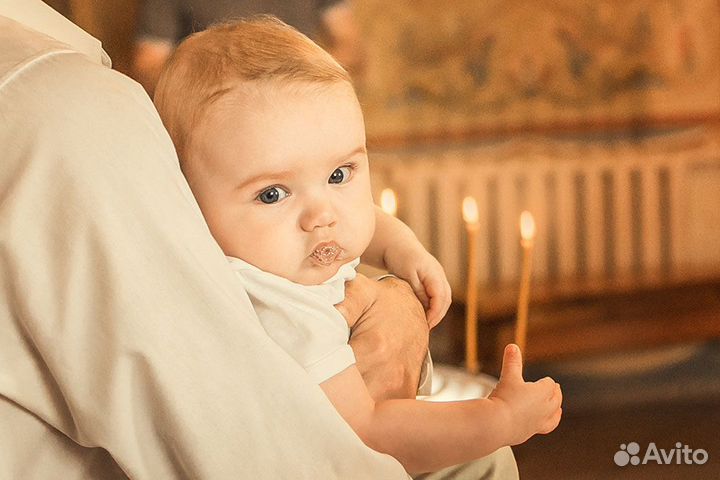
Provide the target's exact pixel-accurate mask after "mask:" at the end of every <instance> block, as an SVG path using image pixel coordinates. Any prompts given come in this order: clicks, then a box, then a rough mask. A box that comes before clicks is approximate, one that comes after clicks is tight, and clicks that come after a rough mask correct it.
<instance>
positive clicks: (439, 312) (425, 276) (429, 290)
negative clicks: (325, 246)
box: [361, 207, 451, 328]
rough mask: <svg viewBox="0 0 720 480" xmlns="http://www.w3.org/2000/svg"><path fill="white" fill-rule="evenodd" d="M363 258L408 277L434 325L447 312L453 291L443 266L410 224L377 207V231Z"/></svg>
mask: <svg viewBox="0 0 720 480" xmlns="http://www.w3.org/2000/svg"><path fill="white" fill-rule="evenodd" d="M361 261H362V262H363V263H365V264H367V265H372V266H374V267H378V268H383V269H387V270H388V271H390V272H391V273H394V274H395V275H397V276H398V277H400V278H402V279H403V280H405V281H407V282H408V283H409V284H410V286H412V289H413V292H415V295H417V297H418V299H419V300H420V302H421V303H422V304H423V307H425V310H426V312H427V319H428V323H429V325H430V328H432V327H434V326H435V325H437V324H438V323H440V320H442V317H444V316H445V314H446V313H447V310H448V308H449V306H450V302H451V293H450V284H449V283H448V281H447V278H446V277H445V272H444V270H443V268H442V266H441V265H440V263H439V262H438V261H437V260H436V259H435V257H433V256H432V255H430V253H428V251H427V250H425V247H423V245H422V243H420V241H419V240H418V239H417V237H416V236H415V234H414V233H413V231H412V230H411V229H410V228H409V227H408V226H407V225H405V224H404V223H403V222H401V221H400V220H398V219H397V218H395V217H393V216H391V215H388V214H387V213H385V212H383V211H382V209H380V208H379V207H376V208H375V234H374V235H373V238H372V241H371V242H370V245H369V246H368V248H367V249H366V250H365V252H364V253H363V255H362V258H361Z"/></svg>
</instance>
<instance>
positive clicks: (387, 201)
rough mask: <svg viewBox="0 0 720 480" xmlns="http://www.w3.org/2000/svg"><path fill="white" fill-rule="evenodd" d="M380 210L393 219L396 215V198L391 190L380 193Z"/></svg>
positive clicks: (387, 189)
mask: <svg viewBox="0 0 720 480" xmlns="http://www.w3.org/2000/svg"><path fill="white" fill-rule="evenodd" d="M380 208H382V210H383V212H385V213H387V214H388V215H392V216H393V217H394V216H395V215H396V214H397V197H396V196H395V192H393V191H392V188H386V189H384V190H383V191H382V192H380Z"/></svg>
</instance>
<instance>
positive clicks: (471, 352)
mask: <svg viewBox="0 0 720 480" xmlns="http://www.w3.org/2000/svg"><path fill="white" fill-rule="evenodd" d="M462 213H463V220H464V221H465V229H466V230H467V262H468V263H467V292H466V295H465V368H466V369H467V371H468V372H470V373H473V374H475V373H477V372H478V370H480V366H479V364H478V353H477V341H478V335H477V296H478V288H477V267H478V249H477V246H478V242H477V236H478V233H479V231H480V224H479V219H478V206H477V202H476V201H475V199H474V198H473V197H465V198H464V199H463V203H462Z"/></svg>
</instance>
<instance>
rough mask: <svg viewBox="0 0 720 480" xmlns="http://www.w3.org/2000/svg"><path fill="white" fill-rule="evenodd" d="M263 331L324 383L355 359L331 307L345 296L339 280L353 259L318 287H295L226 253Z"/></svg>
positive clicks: (350, 271)
mask: <svg viewBox="0 0 720 480" xmlns="http://www.w3.org/2000/svg"><path fill="white" fill-rule="evenodd" d="M227 258H228V261H229V262H230V266H231V267H232V269H233V270H234V271H235V272H236V273H237V276H238V278H239V279H240V281H241V282H242V284H243V286H244V287H245V290H247V293H248V295H249V297H250V300H251V301H252V304H253V306H254V307H255V311H256V312H257V315H258V318H259V319H260V323H261V324H262V326H263V328H265V331H266V332H267V334H268V335H269V336H270V337H271V338H272V339H273V340H274V341H275V342H276V343H277V344H278V345H280V347H282V348H283V349H284V350H285V351H286V352H287V353H288V354H290V356H291V357H293V358H294V359H295V360H296V361H297V362H298V363H299V364H300V365H302V366H303V367H304V368H305V370H306V371H307V372H308V374H309V375H310V377H311V378H312V379H313V381H315V382H317V383H318V384H319V383H322V382H324V381H325V380H327V379H328V378H330V377H333V376H335V375H337V374H338V373H340V372H342V371H343V370H345V369H346V368H348V367H349V366H350V365H353V364H354V363H355V355H354V354H353V351H352V348H350V345H348V339H349V338H350V328H349V327H348V324H347V322H346V321H345V318H344V317H343V316H342V315H341V314H340V312H338V311H337V310H336V309H335V307H334V305H336V304H338V303H340V302H342V301H343V300H344V299H345V282H346V281H349V280H352V279H354V278H355V267H356V266H357V265H358V264H359V263H360V260H359V259H355V260H353V261H351V262H349V263H346V264H344V265H343V266H341V267H340V269H339V270H338V272H337V273H336V274H335V275H334V276H333V277H332V278H330V279H329V280H327V281H326V282H324V283H322V284H320V285H301V284H299V283H295V282H293V281H290V280H288V279H286V278H283V277H279V276H277V275H274V274H272V273H268V272H265V271H263V270H260V269H259V268H257V267H255V266H253V265H250V264H249V263H247V262H245V261H243V260H240V259H237V258H233V257H227Z"/></svg>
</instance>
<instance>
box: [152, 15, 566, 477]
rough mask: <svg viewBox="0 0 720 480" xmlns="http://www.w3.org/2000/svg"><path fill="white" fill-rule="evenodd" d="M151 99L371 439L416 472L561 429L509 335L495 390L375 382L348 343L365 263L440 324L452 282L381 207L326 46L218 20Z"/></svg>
mask: <svg viewBox="0 0 720 480" xmlns="http://www.w3.org/2000/svg"><path fill="white" fill-rule="evenodd" d="M155 102H156V105H157V107H158V111H159V112H160V114H161V117H162V119H163V122H164V123H165V125H166V127H167V128H168V131H169V132H170V134H171V136H172V138H173V141H174V143H175V146H176V149H177V151H178V156H179V158H180V162H181V166H182V170H183V172H184V174H185V176H186V177H187V179H188V183H189V184H190V187H191V188H192V190H193V193H194V194H195V197H196V198H197V201H198V204H199V205H200V208H201V210H202V212H203V215H204V216H205V219H206V220H207V223H208V225H209V227H210V230H211V232H212V234H213V236H214V237H215V239H216V240H217V242H218V243H219V245H220V247H221V248H222V249H223V251H224V252H225V254H226V255H227V256H228V258H229V261H230V263H231V266H232V267H233V268H234V270H235V271H236V272H237V274H238V278H239V279H240V281H241V282H242V283H243V285H244V287H245V288H246V290H247V292H248V295H249V296H250V299H251V301H252V302H253V305H254V307H255V309H256V311H257V314H258V317H259V319H260V321H261V323H262V325H263V327H264V328H265V330H266V331H267V333H268V335H269V336H270V337H272V338H273V339H274V340H275V341H276V342H277V343H278V344H279V345H280V346H281V347H283V348H284V349H285V350H286V351H287V352H288V353H289V354H290V355H291V356H292V357H293V358H295V360H297V361H298V362H299V363H300V364H301V365H302V366H303V367H304V368H305V369H306V370H307V372H308V374H309V375H310V376H311V378H313V380H314V381H316V382H317V383H318V384H319V385H320V387H321V388H322V389H323V391H324V392H325V394H326V395H327V396H328V398H329V399H330V401H331V402H332V403H333V405H334V406H335V408H336V409H337V410H338V412H339V413H340V415H341V416H342V417H343V418H344V419H345V420H346V421H347V422H348V424H349V425H350V426H351V427H352V428H353V429H354V430H355V432H356V433H357V434H358V435H359V436H360V438H362V440H363V441H364V442H365V443H366V444H367V445H368V446H370V447H371V448H373V449H375V450H378V451H381V452H384V453H388V454H390V455H392V456H394V457H395V458H397V459H398V460H399V461H400V462H401V463H402V464H403V466H404V467H405V468H406V470H408V471H409V472H413V473H420V472H427V471H435V470H438V469H440V468H443V467H446V466H450V465H455V464H458V463H463V462H466V461H469V460H472V459H475V458H479V457H482V456H484V455H486V454H489V453H491V452H493V451H494V450H496V449H497V448H499V447H501V446H504V445H514V444H517V443H521V442H523V441H525V440H526V439H527V438H529V437H530V436H532V435H534V434H536V433H546V432H550V431H552V430H553V429H554V428H555V427H556V426H557V424H558V422H559V420H560V412H561V410H560V404H561V397H562V395H561V393H560V389H559V386H558V385H557V384H556V383H555V382H554V381H552V380H551V379H549V378H546V379H543V380H541V381H538V382H535V383H526V382H524V381H523V380H522V376H521V362H520V352H519V351H518V350H517V347H515V346H510V347H509V348H508V349H507V351H506V357H505V365H504V367H503V373H502V375H501V379H500V382H499V384H498V387H497V388H496V389H495V391H494V392H493V394H492V395H491V396H490V397H489V398H487V399H477V400H470V401H462V402H450V403H432V402H426V401H421V400H415V399H396V400H383V401H377V402H376V401H375V400H373V398H372V397H371V395H370V394H369V392H368V389H367V387H366V386H365V383H364V382H363V380H362V377H361V376H360V373H359V371H358V369H357V367H356V366H355V358H354V355H353V353H352V349H351V348H350V347H349V346H348V343H347V342H348V338H349V333H350V328H351V327H352V326H351V325H348V324H347V322H346V321H345V320H344V318H343V317H342V315H340V313H339V312H338V311H337V310H336V309H335V308H334V305H336V304H338V303H339V302H341V301H342V300H343V298H344V285H345V282H346V281H348V280H351V279H352V278H354V276H355V266H356V265H357V264H358V261H359V259H362V260H363V261H364V262H366V263H370V264H374V265H377V266H380V267H383V268H387V269H389V270H390V271H392V272H393V273H395V274H397V275H398V276H400V277H402V278H404V279H406V280H407V281H408V282H409V283H410V284H411V285H412V286H413V289H414V290H415V291H416V293H417V295H418V297H419V298H420V299H421V300H422V301H423V303H424V304H425V305H426V307H427V308H428V319H429V323H430V325H431V326H433V325H435V324H436V323H437V322H438V321H439V320H440V318H441V317H442V316H443V315H444V313H445V312H446V310H447V307H448V304H449V301H450V290H449V287H448V286H447V281H446V279H445V276H444V273H443V271H442V268H441V267H440V265H439V264H438V263H437V261H436V260H435V259H434V258H433V257H432V256H431V255H430V254H428V253H427V252H426V251H425V250H424V249H423V248H422V246H421V245H420V243H419V242H418V241H417V239H416V238H415V236H414V235H413V234H412V232H411V231H410V230H409V229H408V228H407V227H406V226H404V225H403V224H402V223H401V222H399V221H397V220H395V219H392V218H390V217H388V216H385V215H384V214H382V213H381V212H379V210H378V209H377V208H376V207H374V205H373V202H372V196H371V191H370V174H369V166H368V157H367V150H366V147H365V128H364V121H363V116H362V112H361V109H360V105H359V102H358V99H357V97H356V95H355V92H354V89H353V86H352V83H351V81H350V78H349V76H348V74H347V73H346V72H345V70H344V69H343V68H342V67H341V66H340V65H339V64H338V63H337V62H336V61H335V60H334V59H333V58H332V57H331V56H330V55H329V54H327V53H326V52H325V51H324V50H322V49H321V48H320V47H319V46H317V45H316V44H315V43H313V42H312V41H310V40H309V39H308V38H307V37H305V36H304V35H302V34H300V33H299V32H297V31H296V30H294V29H293V28H291V27H288V26H287V25H285V24H283V23H282V22H280V21H279V20H277V19H273V18H269V17H259V18H256V19H253V20H245V21H239V22H235V23H230V24H225V25H219V26H216V27H212V28H210V29H209V30H206V31H204V32H201V33H198V34H195V35H193V36H192V37H190V38H189V39H188V40H186V41H185V42H184V43H182V44H181V45H180V47H179V48H178V49H177V51H176V53H175V54H174V56H173V58H172V59H171V60H170V62H169V64H168V66H167V67H166V70H165V71H164V73H163V74H162V76H161V78H160V81H159V83H158V87H157V90H156V94H155ZM388 321H392V320H391V319H388Z"/></svg>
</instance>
